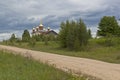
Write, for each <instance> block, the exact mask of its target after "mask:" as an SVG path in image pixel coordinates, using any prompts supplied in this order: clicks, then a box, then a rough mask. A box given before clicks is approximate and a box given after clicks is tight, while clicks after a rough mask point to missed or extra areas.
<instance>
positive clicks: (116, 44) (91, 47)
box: [2, 38, 120, 63]
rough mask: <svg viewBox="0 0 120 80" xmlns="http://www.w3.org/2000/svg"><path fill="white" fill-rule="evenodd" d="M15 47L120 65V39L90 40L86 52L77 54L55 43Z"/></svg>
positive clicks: (15, 44) (24, 44) (18, 45)
mask: <svg viewBox="0 0 120 80" xmlns="http://www.w3.org/2000/svg"><path fill="white" fill-rule="evenodd" d="M2 44H5V43H2ZM14 46H17V47H22V48H27V49H32V50H38V51H43V52H50V53H54V54H60V55H68V56H75V57H83V58H90V59H96V60H101V61H105V62H110V63H120V38H112V39H110V40H109V39H105V38H100V39H91V40H89V44H88V47H87V48H86V50H85V51H77V52H75V51H70V50H67V49H63V48H60V47H59V42H55V41H51V42H48V45H45V44H44V42H36V45H35V46H34V47H33V46H29V43H21V44H19V43H14Z"/></svg>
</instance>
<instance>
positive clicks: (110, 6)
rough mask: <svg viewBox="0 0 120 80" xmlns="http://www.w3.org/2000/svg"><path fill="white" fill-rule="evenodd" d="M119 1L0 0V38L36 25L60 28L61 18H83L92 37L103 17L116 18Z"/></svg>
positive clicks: (119, 16) (118, 11) (119, 12)
mask: <svg viewBox="0 0 120 80" xmlns="http://www.w3.org/2000/svg"><path fill="white" fill-rule="evenodd" d="M119 4H120V0H0V40H3V39H8V38H9V37H10V35H11V34H12V33H15V34H16V36H18V37H20V35H21V34H22V32H23V31H24V30H25V29H28V30H29V31H30V32H31V29H32V28H33V27H35V26H38V25H39V24H40V21H41V22H42V23H43V25H44V26H45V27H51V29H55V30H57V32H58V30H59V29H60V23H61V22H62V21H66V20H67V19H69V20H78V19H80V18H81V19H83V21H84V23H85V24H86V25H87V27H88V28H90V29H91V30H92V34H93V35H94V36H95V33H96V30H97V27H98V23H99V21H100V19H101V18H102V17H103V16H115V17H116V19H117V20H118V19H119V18H120V7H119Z"/></svg>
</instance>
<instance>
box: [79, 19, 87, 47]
mask: <svg viewBox="0 0 120 80" xmlns="http://www.w3.org/2000/svg"><path fill="white" fill-rule="evenodd" d="M78 27H79V29H78V38H79V40H80V46H81V47H82V46H86V45H87V43H88V39H89V38H88V32H87V29H86V25H85V24H84V22H83V21H82V20H81V19H80V20H79V23H78Z"/></svg>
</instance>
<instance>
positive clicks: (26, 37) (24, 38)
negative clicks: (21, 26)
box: [22, 30, 30, 42]
mask: <svg viewBox="0 0 120 80" xmlns="http://www.w3.org/2000/svg"><path fill="white" fill-rule="evenodd" d="M29 40H30V33H29V31H28V30H24V32H23V34H22V41H23V42H29Z"/></svg>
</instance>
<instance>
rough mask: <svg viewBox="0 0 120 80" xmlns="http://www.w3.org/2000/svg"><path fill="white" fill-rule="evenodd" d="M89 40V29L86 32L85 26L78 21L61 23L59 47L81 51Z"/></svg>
mask: <svg viewBox="0 0 120 80" xmlns="http://www.w3.org/2000/svg"><path fill="white" fill-rule="evenodd" d="M89 38H91V31H90V29H89V30H87V28H86V25H85V24H84V22H83V21H82V20H81V19H80V20H79V21H77V22H75V21H68V20H67V21H66V22H62V23H61V30H60V33H59V41H60V45H61V47H63V48H68V49H70V50H83V48H84V47H85V46H86V45H87V44H88V39H89Z"/></svg>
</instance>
